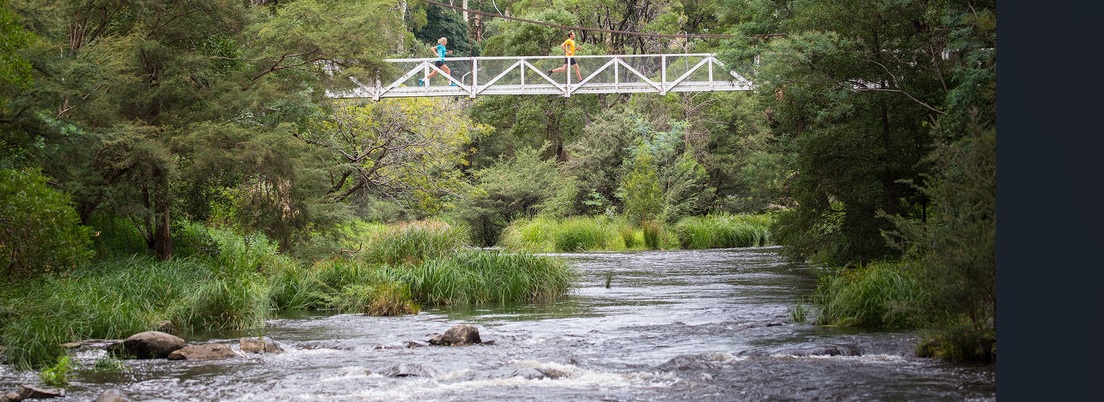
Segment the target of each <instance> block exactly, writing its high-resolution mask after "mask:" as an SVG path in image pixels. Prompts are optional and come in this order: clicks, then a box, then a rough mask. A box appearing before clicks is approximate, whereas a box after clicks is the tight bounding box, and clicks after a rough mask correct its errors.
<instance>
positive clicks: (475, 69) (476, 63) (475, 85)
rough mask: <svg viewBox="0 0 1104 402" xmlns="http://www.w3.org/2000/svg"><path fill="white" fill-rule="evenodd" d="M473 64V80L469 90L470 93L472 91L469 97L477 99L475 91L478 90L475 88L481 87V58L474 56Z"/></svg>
mask: <svg viewBox="0 0 1104 402" xmlns="http://www.w3.org/2000/svg"><path fill="white" fill-rule="evenodd" d="M471 65H472V69H471V74H472V80H471V91H469V93H470V95H469V98H472V99H475V93H476V92H478V91H476V90H475V89H476V88H479V60H478V59H476V58H472V64H471Z"/></svg>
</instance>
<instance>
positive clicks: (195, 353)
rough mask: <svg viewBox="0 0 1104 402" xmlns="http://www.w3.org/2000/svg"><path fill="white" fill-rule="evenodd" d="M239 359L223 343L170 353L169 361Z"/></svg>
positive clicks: (192, 346) (207, 344)
mask: <svg viewBox="0 0 1104 402" xmlns="http://www.w3.org/2000/svg"><path fill="white" fill-rule="evenodd" d="M232 357H238V354H237V353H236V352H234V350H233V349H230V347H229V346H226V345H224V344H221V343H204V344H202V345H191V346H186V347H184V348H181V349H178V350H174V351H173V352H172V353H169V360H221V359H229V358H232Z"/></svg>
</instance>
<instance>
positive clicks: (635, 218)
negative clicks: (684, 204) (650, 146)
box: [621, 150, 663, 225]
mask: <svg viewBox="0 0 1104 402" xmlns="http://www.w3.org/2000/svg"><path fill="white" fill-rule="evenodd" d="M642 151H643V152H637V154H636V158H635V159H634V160H633V163H632V170H631V171H629V174H628V176H626V177H625V180H624V181H623V183H622V184H621V188H622V194H623V195H622V196H621V198H622V199H623V200H624V203H625V216H626V217H628V218H629V221H630V222H632V223H634V224H637V225H639V224H642V223H644V222H647V221H650V220H653V219H655V217H656V216H659V215H660V213H661V212H662V211H663V189H662V188H661V187H660V183H659V178H657V177H656V163H655V156H653V155H652V153H651V152H648V151H647V150H642Z"/></svg>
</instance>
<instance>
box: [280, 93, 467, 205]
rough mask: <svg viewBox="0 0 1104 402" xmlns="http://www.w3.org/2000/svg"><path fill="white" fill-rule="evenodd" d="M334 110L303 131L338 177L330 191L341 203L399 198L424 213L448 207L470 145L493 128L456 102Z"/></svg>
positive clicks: (340, 105)
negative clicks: (372, 197)
mask: <svg viewBox="0 0 1104 402" xmlns="http://www.w3.org/2000/svg"><path fill="white" fill-rule="evenodd" d="M334 106H335V110H334V112H333V114H332V115H330V116H327V117H326V118H324V119H320V120H318V121H315V122H312V124H311V127H310V130H309V132H308V133H305V134H303V135H302V136H301V138H302V139H303V140H305V141H306V142H307V143H308V144H311V145H312V147H315V148H316V149H317V151H318V152H319V154H318V157H319V158H320V159H321V161H322V162H321V163H323V164H324V165H325V166H326V169H327V170H328V171H329V173H330V174H332V175H333V176H334V177H339V178H340V179H339V180H335V181H334V182H333V185H332V186H330V188H329V189H328V190H326V191H327V194H328V196H329V197H331V198H332V199H334V200H339V201H352V200H356V197H355V196H356V195H358V194H365V193H366V194H371V195H375V196H387V197H389V198H393V199H395V200H397V201H399V202H400V203H402V205H404V206H405V207H407V208H410V209H413V210H415V211H420V212H422V213H423V214H425V215H431V214H435V213H437V212H439V211H440V210H442V209H443V208H445V207H446V205H445V200H444V199H442V197H441V196H440V195H441V194H442V193H451V192H457V191H459V190H460V189H461V188H462V186H463V182H462V178H463V177H462V174H461V173H462V172H460V171H459V170H457V167H459V166H462V165H463V164H464V163H465V162H464V156H465V155H464V152H465V147H466V146H467V145H468V144H469V142H470V141H471V140H472V138H475V137H478V136H480V135H482V132H483V131H484V130H485V129H486V127H484V126H481V125H478V124H476V123H473V122H472V121H471V120H469V119H468V118H467V117H465V116H464V115H463V114H462V113H463V112H464V110H463V109H462V108H461V106H462V104H460V103H458V102H453V101H451V100H435V99H426V98H417V99H412V100H393V101H387V102H370V103H355V102H349V101H338V102H336V104H335V105H334Z"/></svg>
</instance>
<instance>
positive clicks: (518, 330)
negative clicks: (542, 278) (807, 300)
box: [0, 247, 996, 401]
mask: <svg viewBox="0 0 1104 402" xmlns="http://www.w3.org/2000/svg"><path fill="white" fill-rule="evenodd" d="M778 251H779V249H778V248H776V247H765V248H738V249H723V250H706V251H656V252H630V253H580V254H554V256H555V258H565V259H567V260H568V261H569V262H570V263H571V264H572V265H574V266H575V267H576V268H577V269H578V271H579V273H580V278H579V282H578V283H577V284H576V287H574V288H573V289H572V290H571V292H570V294H569V295H568V297H566V298H564V299H562V300H559V301H555V302H549V303H542V304H524V305H510V306H498V305H495V306H476V307H467V308H430V309H424V310H423V311H422V312H421V313H419V314H417V315H410V316H402V317H369V316H364V315H358V314H336V315H335V314H319V313H298V314H295V315H285V316H281V317H279V318H277V319H273V320H270V321H269V322H268V325H267V326H266V328H265V329H264V332H263V335H264V336H266V337H268V338H270V339H272V340H275V341H276V342H278V343H279V344H280V345H281V346H282V347H283V348H284V349H285V352H284V353H279V354H263V355H250V357H249V358H239V359H232V360H222V361H207V362H203V361H198V362H185V361H168V360H132V361H127V364H128V366H129V367H130V368H131V369H130V370H129V371H127V372H121V373H102V372H96V371H93V370H91V369H90V366H91V365H92V364H93V362H95V361H96V359H98V358H99V357H100V356H102V354H103V351H101V350H95V349H89V350H81V351H78V352H77V353H76V355H75V357H76V362H77V365H78V370H77V371H76V372H75V373H73V374H72V375H71V384H70V385H69V386H67V387H65V392H66V397H65V398H61V399H60V400H76V401H91V400H93V399H95V398H96V397H97V396H98V395H99V394H100V393H102V392H103V391H104V390H105V389H108V388H115V389H118V390H120V391H122V393H123V394H125V395H127V396H128V397H129V398H131V400H133V401H461V400H462V401H566V400H571V401H760V400H780V401H786V400H826V401H837V400H856V401H944V400H945V401H992V400H995V399H996V368H995V366H994V365H973V364H953V363H948V362H942V361H936V360H932V359H923V358H917V357H914V356H913V355H912V350H913V347H914V345H915V342H916V338H915V336H914V335H913V334H910V333H905V332H871V331H862V330H854V329H841V328H832V327H820V326H814V325H808V324H798V323H795V322H794V321H793V319H792V318H791V314H790V308H792V307H793V306H794V305H796V304H797V303H798V302H800V301H801V300H802V299H803V298H804V297H806V296H807V295H808V294H810V293H811V291H812V290H813V289H814V288H815V286H816V281H815V278H814V276H813V275H812V273H811V272H810V270H811V269H812V268H811V267H810V266H807V265H805V264H799V263H792V262H788V261H786V260H785V259H783V258H782V257H781V256H780V255H779V253H778ZM607 283H608V286H607ZM459 324H470V325H474V326H476V327H477V328H478V329H479V331H480V336H481V338H482V340H483V341H484V342H488V341H493V344H491V345H474V346H467V347H441V346H417V345H426V344H427V341H428V340H429V339H430V338H432V337H433V336H434V335H436V334H440V333H443V332H445V331H446V330H448V329H449V328H451V327H453V326H455V325H459ZM257 335H260V333H258V332H249V333H225V332H224V333H208V334H195V335H191V336H186V337H185V339H187V340H189V341H192V342H225V343H228V344H231V345H232V346H233V347H235V348H236V347H237V341H236V340H237V339H238V338H239V337H241V336H257ZM412 344H413V345H415V346H413V347H411V345H412ZM825 351H839V352H842V354H825V353H823V352H825ZM399 365H403V366H402V368H403V369H404V370H411V371H412V372H414V373H417V374H421V375H415V376H399V377H393V376H390V375H388V373H389V371H390V370H392V369H393V368H396V366H399ZM21 382H25V383H27V382H29V383H37V379H36V377H35V373H28V372H13V371H11V370H10V368H7V367H0V387H3V388H0V391H4V392H7V391H8V390H12V389H14V386H15V385H17V384H19V383H21ZM55 400H58V399H55Z"/></svg>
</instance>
